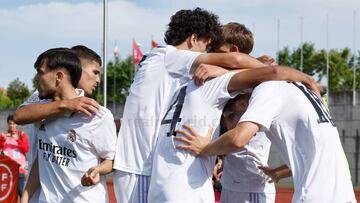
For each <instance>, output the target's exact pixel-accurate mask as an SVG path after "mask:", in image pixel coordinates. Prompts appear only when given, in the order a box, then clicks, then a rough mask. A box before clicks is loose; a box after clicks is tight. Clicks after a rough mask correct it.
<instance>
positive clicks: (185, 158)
mask: <svg viewBox="0 0 360 203" xmlns="http://www.w3.org/2000/svg"><path fill="white" fill-rule="evenodd" d="M233 75H234V73H228V74H225V75H223V76H221V77H218V78H215V79H212V80H210V81H208V82H206V83H205V84H204V85H203V86H200V87H198V86H196V85H195V84H194V82H193V81H190V82H188V84H187V85H186V86H184V87H182V88H181V89H180V90H179V92H178V94H177V96H176V97H175V98H174V99H173V101H172V102H171V105H170V107H169V109H168V111H167V113H166V115H165V116H164V119H163V120H162V125H161V130H160V135H159V136H158V139H159V141H158V144H157V146H156V149H155V152H154V163H153V170H152V174H151V182H150V188H149V193H148V200H149V202H150V203H153V202H154V203H155V202H214V190H213V188H212V183H211V177H212V169H213V166H214V162H215V159H214V157H196V156H194V155H192V154H191V153H190V152H188V151H184V150H177V149H176V146H177V145H179V144H182V143H181V142H179V141H176V140H175V139H174V137H175V136H182V135H180V134H176V133H175V130H177V129H182V125H184V124H187V125H190V126H192V127H193V128H195V129H196V130H197V131H198V132H199V133H200V134H202V135H206V134H207V132H208V130H209V127H210V126H212V127H214V128H216V129H217V131H216V133H215V134H214V137H217V136H218V135H219V131H218V127H219V123H220V116H221V114H222V110H223V107H224V106H225V104H226V102H227V101H228V100H229V99H231V98H233V97H234V96H236V94H237V93H234V94H229V93H228V91H227V86H228V82H229V80H230V79H231V77H232V76H233Z"/></svg>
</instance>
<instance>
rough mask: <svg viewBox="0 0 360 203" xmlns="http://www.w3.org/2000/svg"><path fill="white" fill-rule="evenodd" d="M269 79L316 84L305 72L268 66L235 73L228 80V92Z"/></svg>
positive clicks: (309, 84)
mask: <svg viewBox="0 0 360 203" xmlns="http://www.w3.org/2000/svg"><path fill="white" fill-rule="evenodd" d="M270 80H285V81H298V82H302V83H304V84H305V85H306V86H308V87H311V86H312V87H314V88H315V86H316V83H315V81H314V80H313V78H312V77H311V76H309V75H306V74H305V73H302V72H300V71H297V70H295V69H293V68H288V67H281V66H270V67H263V68H257V69H252V70H246V71H243V72H240V73H237V74H235V75H234V76H233V77H232V78H231V80H230V82H229V86H228V90H229V91H230V92H231V91H239V90H244V89H248V88H251V87H254V86H256V85H258V84H260V83H262V82H265V81H270ZM311 89H313V88H311Z"/></svg>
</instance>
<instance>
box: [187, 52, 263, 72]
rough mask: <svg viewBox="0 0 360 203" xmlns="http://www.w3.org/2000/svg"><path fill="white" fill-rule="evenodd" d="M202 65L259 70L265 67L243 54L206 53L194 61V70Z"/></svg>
mask: <svg viewBox="0 0 360 203" xmlns="http://www.w3.org/2000/svg"><path fill="white" fill-rule="evenodd" d="M201 64H210V65H217V66H221V67H226V68H246V69H248V68H259V67H264V66H265V65H264V64H263V63H261V62H260V61H259V60H257V59H255V58H253V57H251V56H249V55H247V54H243V53H239V52H231V53H206V54H201V55H199V56H198V57H196V59H195V60H194V62H193V64H192V67H193V68H194V70H195V69H196V68H197V67H199V66H200V65H201Z"/></svg>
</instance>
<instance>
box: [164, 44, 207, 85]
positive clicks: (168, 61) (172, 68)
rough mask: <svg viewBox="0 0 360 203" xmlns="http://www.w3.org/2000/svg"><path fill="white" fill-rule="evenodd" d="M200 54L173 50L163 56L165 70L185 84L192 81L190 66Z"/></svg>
mask: <svg viewBox="0 0 360 203" xmlns="http://www.w3.org/2000/svg"><path fill="white" fill-rule="evenodd" d="M200 54H202V53H200V52H193V51H189V50H178V49H174V50H171V51H169V53H168V54H167V55H166V56H165V68H166V70H167V71H168V73H169V74H170V75H171V76H172V77H174V78H178V79H180V81H181V82H183V83H185V82H187V81H189V80H191V79H192V74H193V73H191V72H190V71H191V66H192V64H193V62H194V60H195V59H196V57H198V56H199V55H200Z"/></svg>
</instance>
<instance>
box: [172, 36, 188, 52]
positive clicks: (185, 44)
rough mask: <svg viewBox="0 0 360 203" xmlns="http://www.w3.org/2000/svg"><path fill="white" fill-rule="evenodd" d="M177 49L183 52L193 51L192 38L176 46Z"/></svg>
mask: <svg viewBox="0 0 360 203" xmlns="http://www.w3.org/2000/svg"><path fill="white" fill-rule="evenodd" d="M175 48H177V49H182V50H190V49H191V43H190V37H188V38H186V40H185V41H183V42H182V43H181V44H179V45H176V46H175Z"/></svg>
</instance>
